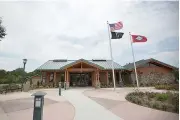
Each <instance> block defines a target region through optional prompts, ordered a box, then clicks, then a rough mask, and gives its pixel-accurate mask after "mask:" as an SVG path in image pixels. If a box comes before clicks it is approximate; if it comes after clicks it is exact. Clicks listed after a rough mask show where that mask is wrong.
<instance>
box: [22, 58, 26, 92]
mask: <svg viewBox="0 0 180 120" xmlns="http://www.w3.org/2000/svg"><path fill="white" fill-rule="evenodd" d="M26 63H27V59H23V65H24V66H23V70H24V73H23V80H22V83H21V87H22V88H21V91H22V89H23V83H24V81H25V67H26Z"/></svg>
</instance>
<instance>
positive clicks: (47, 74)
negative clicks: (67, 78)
mask: <svg viewBox="0 0 180 120" xmlns="http://www.w3.org/2000/svg"><path fill="white" fill-rule="evenodd" d="M49 80H50V74H49V73H48V72H46V83H49Z"/></svg>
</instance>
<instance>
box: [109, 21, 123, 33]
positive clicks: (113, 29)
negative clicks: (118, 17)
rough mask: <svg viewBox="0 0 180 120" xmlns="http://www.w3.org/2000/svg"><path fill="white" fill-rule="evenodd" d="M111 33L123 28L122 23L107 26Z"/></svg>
mask: <svg viewBox="0 0 180 120" xmlns="http://www.w3.org/2000/svg"><path fill="white" fill-rule="evenodd" d="M109 26H110V29H111V31H112V32H113V31H115V30H120V29H122V28H123V23H122V22H121V21H119V22H117V23H113V24H109Z"/></svg>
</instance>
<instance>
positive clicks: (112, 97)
mask: <svg viewBox="0 0 180 120" xmlns="http://www.w3.org/2000/svg"><path fill="white" fill-rule="evenodd" d="M140 90H141V91H151V92H152V91H153V92H165V91H162V90H155V89H153V88H150V87H147V88H145V87H144V88H140ZM133 91H134V90H133V88H118V89H116V91H115V92H114V91H113V89H111V88H106V89H98V90H87V91H85V92H84V95H86V96H88V97H90V98H91V99H92V100H94V101H96V102H97V103H98V104H100V105H102V106H104V107H105V108H106V109H108V110H109V111H111V112H112V113H114V114H116V115H117V116H119V117H121V118H123V119H124V120H178V119H179V114H176V113H171V112H165V111H161V110H156V109H151V108H148V107H143V106H140V105H136V104H133V103H130V102H128V101H127V100H126V99H125V96H126V95H127V94H128V93H129V92H133Z"/></svg>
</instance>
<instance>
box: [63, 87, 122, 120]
mask: <svg viewBox="0 0 180 120" xmlns="http://www.w3.org/2000/svg"><path fill="white" fill-rule="evenodd" d="M83 91H84V90H83V89H79V90H78V89H73V90H67V91H63V93H62V95H63V96H64V97H65V98H66V99H67V100H68V101H69V102H70V103H71V104H72V105H73V106H74V107H75V118H74V120H123V119H121V118H120V117H118V116H116V115H115V114H113V113H112V112H110V111H108V110H107V109H105V108H104V107H103V106H101V105H99V104H98V103H96V102H95V101H93V100H91V99H90V98H88V97H86V96H84V95H83V93H82V92H83Z"/></svg>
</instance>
